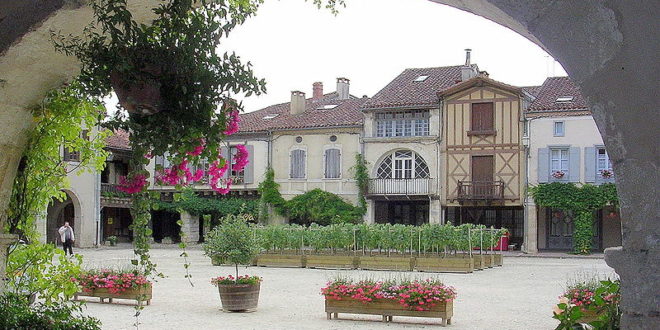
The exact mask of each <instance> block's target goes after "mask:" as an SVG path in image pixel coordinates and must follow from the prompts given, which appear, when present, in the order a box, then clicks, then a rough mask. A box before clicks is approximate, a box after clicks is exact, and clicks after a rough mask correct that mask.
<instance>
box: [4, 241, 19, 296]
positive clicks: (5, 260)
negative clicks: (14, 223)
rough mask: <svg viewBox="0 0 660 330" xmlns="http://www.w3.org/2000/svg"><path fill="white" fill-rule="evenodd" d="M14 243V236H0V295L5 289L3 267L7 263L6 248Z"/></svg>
mask: <svg viewBox="0 0 660 330" xmlns="http://www.w3.org/2000/svg"><path fill="white" fill-rule="evenodd" d="M15 242H16V236H15V235H11V234H0V293H2V292H4V289H5V281H4V278H5V265H6V263H7V247H9V245H11V244H13V243H15Z"/></svg>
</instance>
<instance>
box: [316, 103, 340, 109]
mask: <svg viewBox="0 0 660 330" xmlns="http://www.w3.org/2000/svg"><path fill="white" fill-rule="evenodd" d="M338 106H339V105H338V104H326V105H322V106H320V107H318V108H316V110H330V109H334V108H336V107H338Z"/></svg>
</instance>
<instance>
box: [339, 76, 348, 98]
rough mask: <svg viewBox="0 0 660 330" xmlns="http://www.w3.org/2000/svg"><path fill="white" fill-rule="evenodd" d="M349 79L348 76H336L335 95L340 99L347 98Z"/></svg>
mask: <svg viewBox="0 0 660 330" xmlns="http://www.w3.org/2000/svg"><path fill="white" fill-rule="evenodd" d="M350 84H351V81H350V80H348V78H337V96H338V98H339V99H340V100H348V98H349V97H350V94H349V86H350Z"/></svg>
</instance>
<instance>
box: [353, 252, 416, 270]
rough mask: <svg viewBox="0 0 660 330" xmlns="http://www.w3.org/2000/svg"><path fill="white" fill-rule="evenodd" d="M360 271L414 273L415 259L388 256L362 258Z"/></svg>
mask: <svg viewBox="0 0 660 330" xmlns="http://www.w3.org/2000/svg"><path fill="white" fill-rule="evenodd" d="M358 259H359V260H358V261H359V264H358V266H359V267H360V269H370V270H400V271H412V270H413V265H414V263H415V262H414V260H415V258H411V257H388V256H371V257H370V256H360V257H358Z"/></svg>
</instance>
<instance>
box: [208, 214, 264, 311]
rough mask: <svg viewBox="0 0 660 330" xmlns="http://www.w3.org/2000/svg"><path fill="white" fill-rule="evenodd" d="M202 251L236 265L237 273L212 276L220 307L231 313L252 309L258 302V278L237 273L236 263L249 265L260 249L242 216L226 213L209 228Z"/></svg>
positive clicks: (259, 284)
mask: <svg viewBox="0 0 660 330" xmlns="http://www.w3.org/2000/svg"><path fill="white" fill-rule="evenodd" d="M203 248H204V253H205V254H206V255H207V256H209V257H211V258H220V259H222V260H224V261H226V262H227V263H229V264H233V265H234V266H235V268H236V276H234V275H228V276H221V277H216V278H213V279H211V283H212V284H213V285H215V286H217V287H218V292H219V293H220V300H221V301H222V309H223V310H225V311H232V312H244V311H248V310H255V309H256V308H257V304H258V302H259V291H260V288H261V278H260V277H258V276H248V275H244V276H240V275H239V273H238V266H239V265H251V264H252V259H253V258H254V257H255V256H256V255H257V253H258V252H259V240H258V239H257V237H256V235H255V234H254V232H253V230H252V228H250V226H249V225H248V223H247V221H246V219H245V217H244V216H240V215H227V216H225V217H224V218H223V219H222V220H221V223H220V225H218V226H217V227H215V228H214V229H213V230H211V231H210V232H209V233H208V234H207V235H206V237H205V240H204V245H203Z"/></svg>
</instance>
